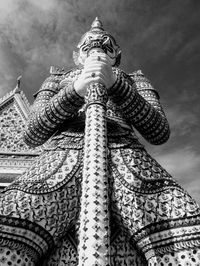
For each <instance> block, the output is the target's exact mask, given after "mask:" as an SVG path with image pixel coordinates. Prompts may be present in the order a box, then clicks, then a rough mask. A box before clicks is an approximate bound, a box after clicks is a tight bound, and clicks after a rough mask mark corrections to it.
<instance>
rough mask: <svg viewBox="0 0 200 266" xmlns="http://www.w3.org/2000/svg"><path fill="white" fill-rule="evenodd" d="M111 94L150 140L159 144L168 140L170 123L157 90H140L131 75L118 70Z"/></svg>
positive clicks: (128, 117) (129, 118)
mask: <svg viewBox="0 0 200 266" xmlns="http://www.w3.org/2000/svg"><path fill="white" fill-rule="evenodd" d="M110 94H111V96H112V97H113V100H114V101H115V102H116V103H117V105H118V106H119V107H120V109H121V110H122V112H123V114H124V116H125V118H126V119H127V120H128V121H129V122H130V123H131V124H132V125H133V126H134V127H135V128H136V129H137V130H138V131H139V132H140V134H141V135H142V136H143V137H144V138H145V139H146V140H147V141H148V142H150V143H152V144H155V145H159V144H162V143H165V142H166V141H167V140H168V138H169V135H170V129H169V124H168V121H167V119H166V116H165V114H164V112H163V109H162V106H161V104H160V101H159V97H158V94H157V92H155V91H154V90H153V89H144V90H143V89H141V90H138V89H137V88H136V84H135V83H134V82H132V81H131V80H130V76H128V75H126V74H125V73H124V72H121V71H117V81H116V82H115V84H114V85H113V87H112V88H111V89H110Z"/></svg>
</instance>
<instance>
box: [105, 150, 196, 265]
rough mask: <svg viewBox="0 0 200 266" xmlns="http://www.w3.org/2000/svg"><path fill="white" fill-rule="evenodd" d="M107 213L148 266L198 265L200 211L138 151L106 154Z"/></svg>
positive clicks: (147, 156)
mask: <svg viewBox="0 0 200 266" xmlns="http://www.w3.org/2000/svg"><path fill="white" fill-rule="evenodd" d="M110 166H111V171H112V179H113V194H112V208H113V209H112V212H113V215H114V216H115V217H116V218H117V219H118V220H119V222H120V223H121V224H122V225H123V226H124V227H125V228H127V230H128V231H129V232H130V233H131V235H132V241H133V242H134V243H135V245H136V246H137V248H138V249H139V250H140V251H141V252H142V253H143V254H144V255H145V257H146V260H147V262H148V265H154V266H157V265H160V266H162V265H163V266H164V265H168V266H170V265H171V266H172V265H179V266H181V265H199V264H198V263H200V209H199V206H198V205H197V204H196V202H195V201H194V200H193V199H192V198H191V197H190V196H189V195H188V194H187V193H186V192H185V191H184V190H183V189H182V188H181V187H180V186H179V185H178V184H177V183H176V181H175V180H174V179H173V178H172V177H171V176H170V175H169V174H168V173H167V172H166V171H165V170H164V169H163V168H162V167H161V166H160V165H159V164H158V163H157V162H156V161H155V160H154V159H152V157H151V156H150V155H148V154H147V152H146V151H145V150H143V149H135V150H133V149H121V150H117V149H116V150H112V151H111V161H110Z"/></svg>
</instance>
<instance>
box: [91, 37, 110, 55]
mask: <svg viewBox="0 0 200 266" xmlns="http://www.w3.org/2000/svg"><path fill="white" fill-rule="evenodd" d="M95 48H98V49H101V50H103V51H104V52H105V53H106V50H107V49H106V47H105V45H103V43H102V41H100V40H95V41H92V42H91V43H90V44H88V51H87V53H88V54H89V53H90V51H91V50H93V49H95Z"/></svg>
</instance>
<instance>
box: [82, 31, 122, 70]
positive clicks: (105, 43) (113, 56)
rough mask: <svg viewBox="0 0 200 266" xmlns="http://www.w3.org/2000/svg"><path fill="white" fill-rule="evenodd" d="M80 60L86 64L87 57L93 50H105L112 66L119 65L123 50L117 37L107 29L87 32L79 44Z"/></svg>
mask: <svg viewBox="0 0 200 266" xmlns="http://www.w3.org/2000/svg"><path fill="white" fill-rule="evenodd" d="M78 48H79V56H78V61H79V63H80V64H82V65H84V62H85V59H86V58H87V57H88V56H89V54H90V53H91V52H92V51H95V50H96V51H97V52H104V53H106V54H107V55H108V56H109V58H110V62H111V65H112V66H115V65H118V64H119V61H120V56H121V51H120V48H119V46H118V45H117V44H116V41H115V39H114V38H113V37H112V36H111V35H110V34H108V33H107V32H105V31H100V32H99V31H96V32H91V31H90V32H87V33H86V34H84V35H83V36H82V38H81V40H80V42H79V44H78Z"/></svg>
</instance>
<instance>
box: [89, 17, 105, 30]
mask: <svg viewBox="0 0 200 266" xmlns="http://www.w3.org/2000/svg"><path fill="white" fill-rule="evenodd" d="M90 30H100V31H104V28H103V24H102V22H101V21H100V20H99V18H98V17H96V18H95V20H94V21H93V22H92V25H91V29H90Z"/></svg>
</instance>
